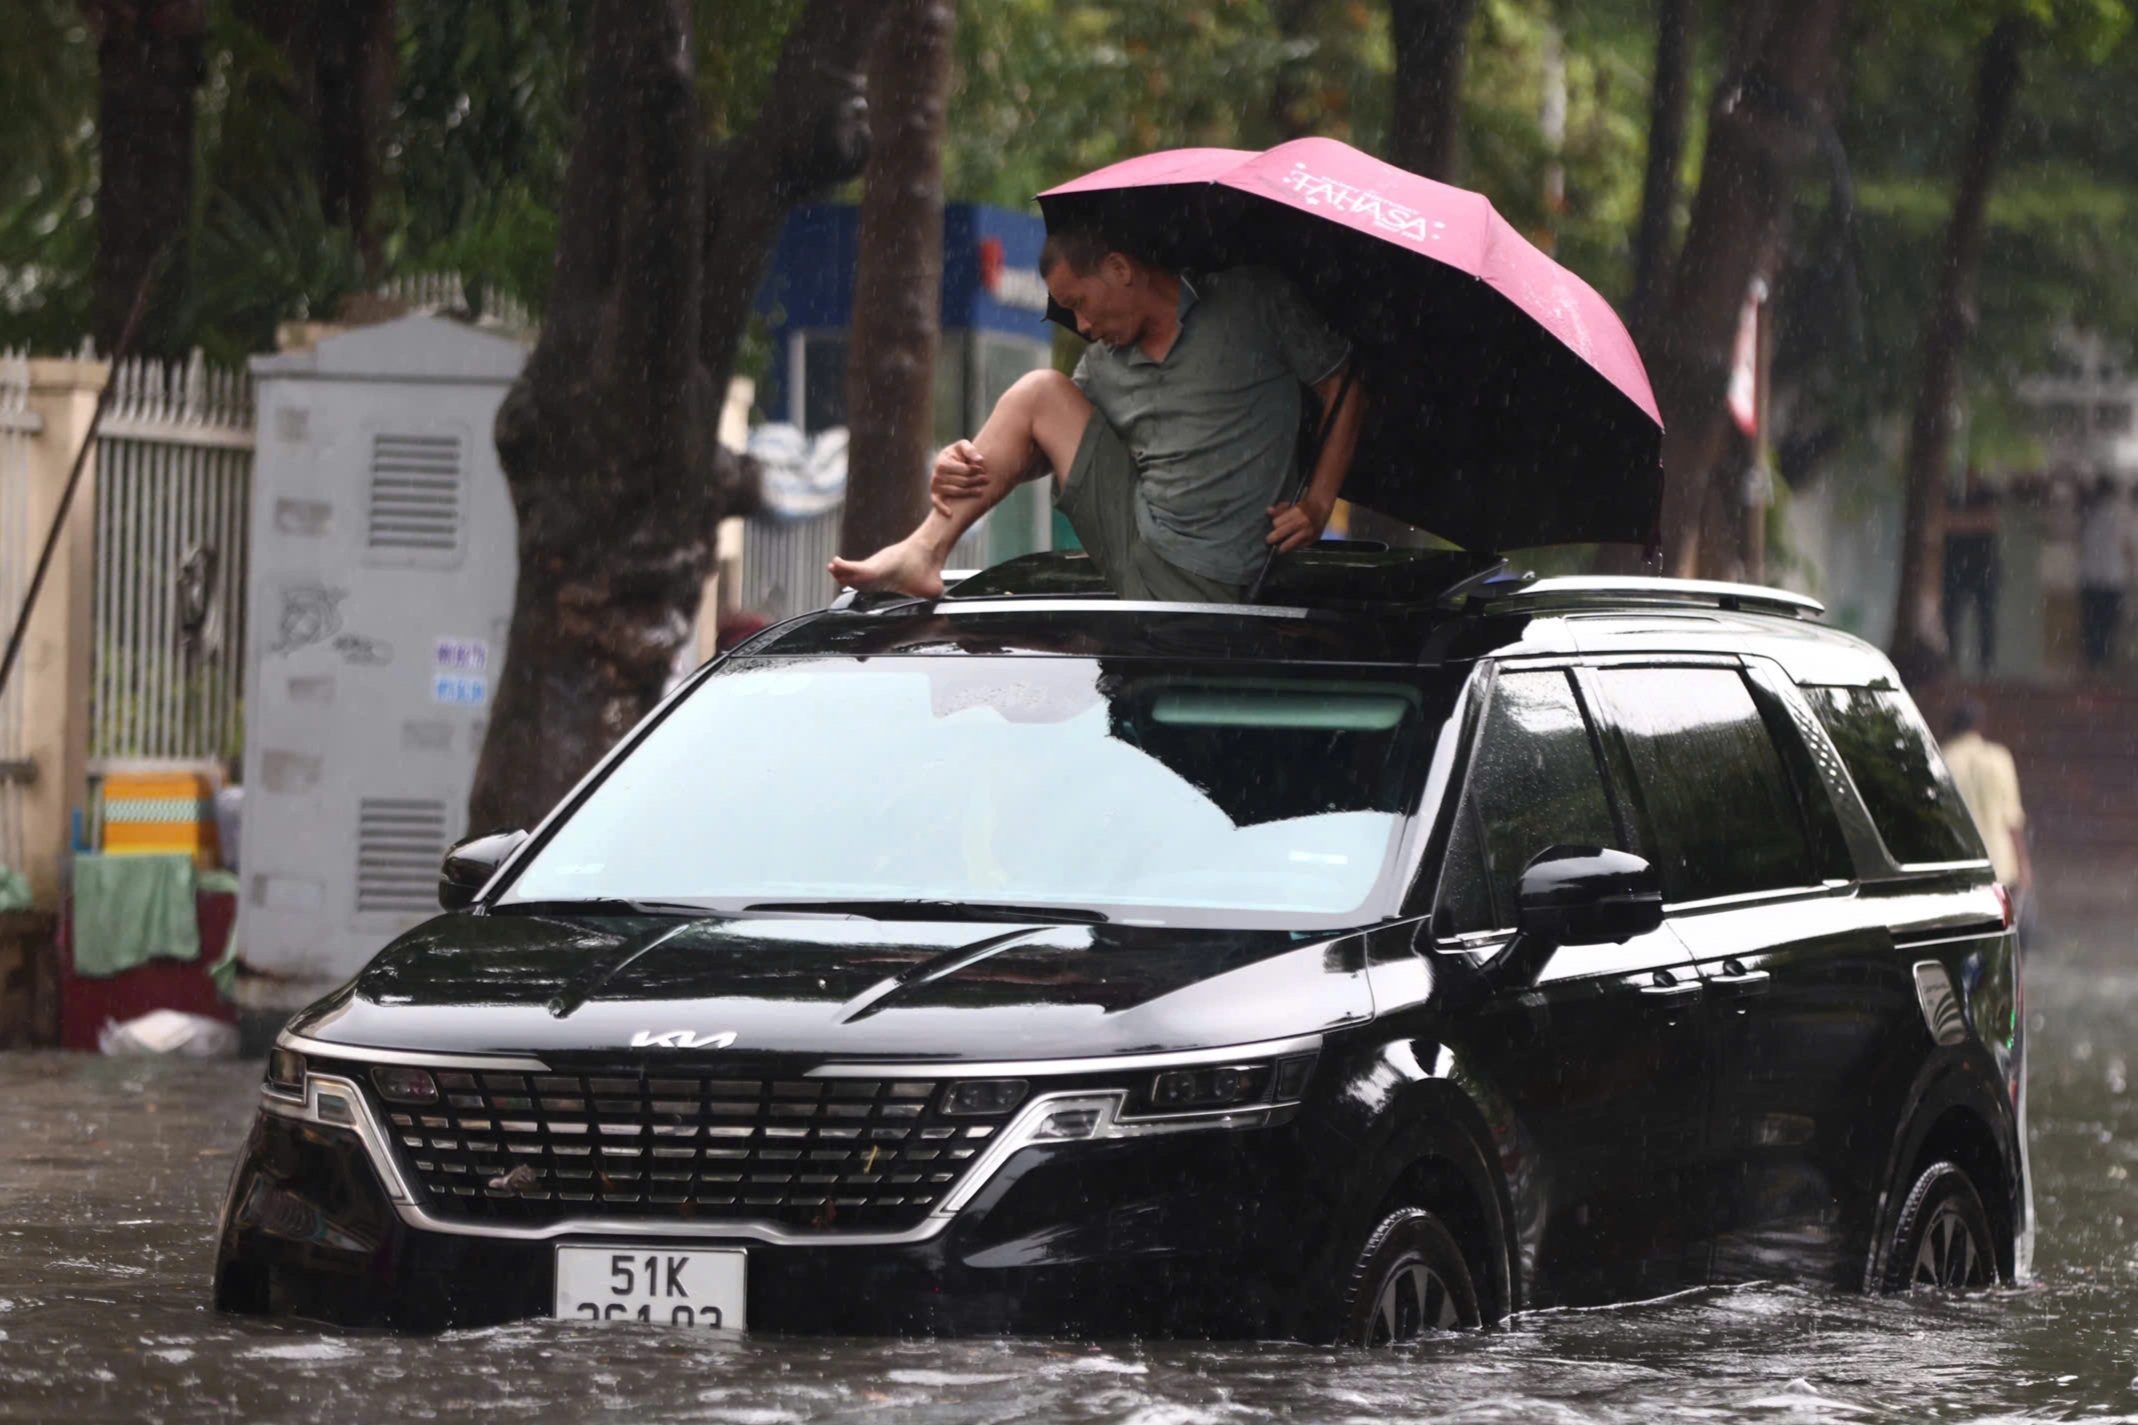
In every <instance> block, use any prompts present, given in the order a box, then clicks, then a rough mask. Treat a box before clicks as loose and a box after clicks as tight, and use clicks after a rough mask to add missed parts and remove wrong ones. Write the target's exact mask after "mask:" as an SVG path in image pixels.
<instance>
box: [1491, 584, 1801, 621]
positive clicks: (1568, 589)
mask: <svg viewBox="0 0 2138 1425" xmlns="http://www.w3.org/2000/svg"><path fill="white" fill-rule="evenodd" d="M1480 597H1482V598H1483V599H1485V600H1487V601H1489V602H1490V603H1493V604H1498V605H1521V606H1530V605H1536V604H1548V605H1553V606H1558V605H1604V606H1610V607H1615V608H1626V607H1656V606H1672V605H1675V606H1680V607H1684V606H1691V607H1695V608H1710V609H1717V608H1719V609H1728V610H1733V611H1736V610H1746V611H1750V612H1754V613H1768V614H1783V615H1786V616H1788V617H1790V618H1817V617H1819V616H1820V615H1821V614H1824V613H1825V612H1826V605H1825V604H1822V603H1820V602H1819V601H1818V600H1817V599H1815V598H1813V597H1811V595H1809V594H1799V593H1797V592H1795V591H1794V590H1791V589H1776V588H1771V587H1769V586H1767V585H1765V584H1732V583H1728V582H1725V581H1723V580H1720V579H1661V578H1643V577H1640V576H1637V575H1620V574H1572V575H1561V576H1557V577H1554V578H1549V579H1532V580H1529V581H1528V582H1526V583H1524V584H1522V585H1521V586H1520V587H1518V588H1512V589H1506V590H1504V591H1495V590H1489V589H1481V590H1479V591H1478V592H1477V593H1476V594H1473V595H1472V598H1473V599H1477V598H1480Z"/></svg>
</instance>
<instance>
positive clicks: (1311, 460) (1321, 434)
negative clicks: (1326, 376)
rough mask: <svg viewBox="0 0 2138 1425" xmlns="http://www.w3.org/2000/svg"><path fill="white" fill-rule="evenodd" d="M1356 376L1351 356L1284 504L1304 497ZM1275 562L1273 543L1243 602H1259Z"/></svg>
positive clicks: (1296, 502) (1355, 359)
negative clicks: (1308, 454)
mask: <svg viewBox="0 0 2138 1425" xmlns="http://www.w3.org/2000/svg"><path fill="white" fill-rule="evenodd" d="M1357 376H1358V358H1357V356H1356V355H1354V356H1353V357H1352V359H1351V360H1349V361H1347V362H1345V363H1344V380H1343V384H1341V385H1340V386H1338V387H1337V388H1336V399H1335V400H1334V401H1331V402H1330V403H1329V409H1328V410H1326V411H1324V412H1323V413H1322V417H1321V428H1320V429H1319V430H1317V431H1315V432H1314V453H1313V454H1312V455H1311V456H1309V457H1308V458H1307V461H1306V464H1305V467H1304V468H1303V469H1301V470H1300V472H1299V479H1298V482H1297V483H1296V484H1294V485H1293V486H1292V497H1291V499H1290V500H1289V501H1288V503H1290V504H1294V505H1296V504H1298V503H1299V502H1300V500H1302V499H1304V498H1305V497H1306V493H1307V485H1308V482H1310V481H1311V480H1313V478H1314V467H1315V466H1317V465H1319V464H1321V453H1322V451H1323V450H1325V449H1327V448H1328V444H1329V434H1330V432H1331V431H1333V430H1335V429H1336V418H1337V417H1338V416H1339V415H1342V414H1343V410H1344V402H1345V400H1347V399H1348V398H1349V397H1350V395H1351V383H1352V381H1353V380H1354V379H1356V378H1357ZM1276 563H1277V546H1276V545H1274V544H1273V545H1271V546H1270V547H1269V553H1267V554H1265V555H1263V556H1262V572H1261V573H1259V574H1257V575H1255V581H1254V583H1252V584H1250V585H1248V586H1247V602H1249V603H1250V604H1259V603H1261V602H1262V586H1263V585H1264V584H1266V583H1268V582H1269V571H1270V570H1271V569H1273V568H1274V567H1276Z"/></svg>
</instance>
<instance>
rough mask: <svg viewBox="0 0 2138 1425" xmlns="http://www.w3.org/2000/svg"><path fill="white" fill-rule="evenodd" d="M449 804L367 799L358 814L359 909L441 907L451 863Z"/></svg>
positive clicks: (377, 798) (357, 882) (400, 909)
mask: <svg viewBox="0 0 2138 1425" xmlns="http://www.w3.org/2000/svg"><path fill="white" fill-rule="evenodd" d="M445 849H446V823H445V803H444V802H434V801H418V800H413V799H407V800H404V799H399V798H392V797H366V798H364V799H363V801H362V802H360V803H359V804H358V806H357V814H356V909H357V912H358V913H359V914H362V913H364V912H366V911H399V912H418V911H432V910H436V909H438V867H439V865H440V863H442V862H443V861H444V860H445Z"/></svg>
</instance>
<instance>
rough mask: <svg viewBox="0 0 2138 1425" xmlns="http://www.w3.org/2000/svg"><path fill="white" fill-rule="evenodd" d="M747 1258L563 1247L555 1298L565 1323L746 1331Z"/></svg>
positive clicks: (656, 1249) (702, 1251)
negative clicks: (632, 1323)
mask: <svg viewBox="0 0 2138 1425" xmlns="http://www.w3.org/2000/svg"><path fill="white" fill-rule="evenodd" d="M748 1259H749V1254H748V1253H747V1252H739V1251H733V1250H727V1249H721V1250H708V1249H705V1248H691V1249H689V1250H687V1251H680V1252H679V1251H676V1250H674V1249H673V1248H668V1247H625V1246H616V1247H559V1248H557V1300H556V1310H555V1311H554V1312H553V1313H552V1314H553V1315H555V1316H556V1317H558V1318H559V1319H561V1320H566V1321H645V1322H650V1323H653V1324H656V1325H661V1326H718V1327H725V1328H727V1329H728V1330H730V1331H741V1330H744V1329H746V1327H747V1324H748V1318H747V1316H746V1315H745V1314H744V1301H743V1295H744V1284H745V1281H746V1278H747V1276H748V1273H747V1271H746V1263H747V1262H748Z"/></svg>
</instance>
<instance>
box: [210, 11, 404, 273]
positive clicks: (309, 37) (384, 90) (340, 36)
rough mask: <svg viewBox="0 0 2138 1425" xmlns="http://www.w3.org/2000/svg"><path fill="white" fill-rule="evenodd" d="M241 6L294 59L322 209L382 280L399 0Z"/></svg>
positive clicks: (297, 101)
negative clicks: (383, 163) (380, 214)
mask: <svg viewBox="0 0 2138 1425" xmlns="http://www.w3.org/2000/svg"><path fill="white" fill-rule="evenodd" d="M236 10H237V14H238V16H239V18H241V19H242V20H244V22H245V23H246V24H247V25H249V26H251V27H252V29H254V30H255V31H257V32H258V33H259V34H260V36H261V37H262V38H263V39H265V40H267V41H268V42H269V43H270V44H272V45H274V47H275V48H276V49H278V50H280V51H281V53H282V56H283V58H284V59H285V60H286V61H287V62H288V65H289V69H288V79H287V81H286V82H285V84H284V85H283V88H284V90H285V91H286V92H287V94H288V95H289V103H290V107H291V108H292V109H294V110H295V111H296V112H297V114H298V116H299V117H300V118H302V119H303V121H304V122H305V124H306V125H307V126H308V128H309V131H310V133H309V137H310V140H311V159H312V180H313V185H314V187H316V188H317V190H318V193H319V206H320V211H321V212H322V213H323V214H324V215H325V216H326V218H327V219H328V221H330V222H332V223H334V224H336V225H337V226H339V227H342V228H344V229H346V230H347V231H348V233H349V235H350V238H351V239H352V240H353V241H354V242H355V244H356V249H357V252H358V254H359V255H360V256H361V257H362V259H363V263H364V272H365V275H366V276H367V277H369V278H372V279H376V278H377V277H378V276H379V275H380V272H381V270H382V268H383V265H384V260H385V254H384V252H383V251H382V250H381V248H380V246H379V234H378V232H377V231H376V229H375V228H374V227H373V226H372V222H371V208H372V203H373V200H374V197H375V195H376V189H377V183H378V172H379V161H380V156H381V154H380V151H381V145H382V135H383V133H384V131H385V125H386V121H387V118H388V115H389V114H390V112H391V109H392V105H393V80H394V3H393V0H238V3H237V6H236Z"/></svg>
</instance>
